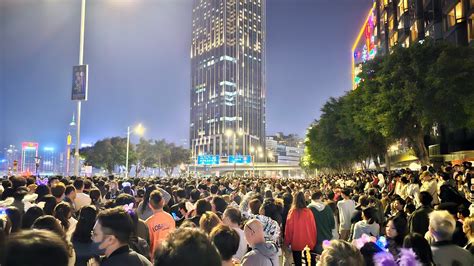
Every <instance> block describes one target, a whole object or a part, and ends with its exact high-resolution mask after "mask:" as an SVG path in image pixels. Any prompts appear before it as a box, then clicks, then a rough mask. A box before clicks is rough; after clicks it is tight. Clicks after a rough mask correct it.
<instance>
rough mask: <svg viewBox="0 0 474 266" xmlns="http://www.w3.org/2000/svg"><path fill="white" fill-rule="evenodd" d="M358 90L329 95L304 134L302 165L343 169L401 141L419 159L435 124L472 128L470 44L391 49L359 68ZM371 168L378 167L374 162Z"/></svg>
mask: <svg viewBox="0 0 474 266" xmlns="http://www.w3.org/2000/svg"><path fill="white" fill-rule="evenodd" d="M359 77H360V78H361V80H362V81H361V83H360V84H359V87H358V89H357V90H354V91H349V92H347V93H346V94H345V95H344V96H342V97H340V98H338V99H334V98H331V99H329V100H328V101H327V102H326V104H325V105H324V106H323V108H322V109H321V111H322V113H321V117H320V119H319V120H317V121H315V123H314V124H313V125H312V126H311V128H310V129H309V130H308V132H307V136H306V141H305V144H306V149H305V156H304V158H303V160H302V162H301V165H302V166H303V167H304V168H309V169H311V168H315V167H318V168H324V167H328V168H332V169H343V168H347V167H348V166H350V165H351V163H353V162H361V160H365V159H367V158H372V159H374V162H375V163H376V165H377V164H378V160H376V158H381V157H382V155H383V154H384V153H385V152H386V150H387V144H388V143H390V142H393V141H395V140H397V139H407V140H408V141H409V143H410V144H411V146H412V148H413V150H414V152H415V154H416V156H417V157H418V158H419V159H420V161H421V162H422V163H423V164H426V163H428V162H429V156H428V151H427V148H426V143H425V139H426V137H427V136H428V135H429V132H430V131H431V129H432V128H433V126H434V125H438V126H442V127H443V128H447V129H450V130H456V129H462V128H472V127H473V126H474V107H473V106H474V105H473V104H472V102H473V101H474V78H473V77H474V49H473V48H472V47H455V46H453V45H449V44H444V43H434V42H432V41H430V40H427V41H425V42H424V43H422V44H419V43H418V44H414V45H412V46H410V47H409V48H402V47H397V48H395V49H394V50H393V51H392V53H391V54H389V55H386V56H384V57H377V58H375V59H373V60H371V61H369V62H367V63H365V64H364V65H363V67H362V73H361V74H359ZM377 167H379V166H378V165H377Z"/></svg>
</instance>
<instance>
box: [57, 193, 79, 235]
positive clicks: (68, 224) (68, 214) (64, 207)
mask: <svg viewBox="0 0 474 266" xmlns="http://www.w3.org/2000/svg"><path fill="white" fill-rule="evenodd" d="M54 217H56V219H58V220H59V221H60V222H61V225H62V226H63V229H64V232H66V236H67V239H68V240H70V239H71V236H72V233H73V232H74V230H75V229H76V224H77V220H76V219H74V218H73V217H72V208H71V205H69V204H68V203H66V202H61V203H59V204H58V205H56V207H55V208H54Z"/></svg>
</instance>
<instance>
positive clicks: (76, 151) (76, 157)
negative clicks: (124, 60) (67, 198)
mask: <svg viewBox="0 0 474 266" xmlns="http://www.w3.org/2000/svg"><path fill="white" fill-rule="evenodd" d="M85 18H86V0H82V2H81V31H80V35H79V65H82V64H83V63H84V30H85ZM80 148H81V101H77V124H76V147H75V149H74V175H75V176H79V163H80V158H79V149H80Z"/></svg>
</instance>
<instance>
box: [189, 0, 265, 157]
mask: <svg viewBox="0 0 474 266" xmlns="http://www.w3.org/2000/svg"><path fill="white" fill-rule="evenodd" d="M265 2H266V0H222V1H215V0H195V1H194V6H193V31H192V45H191V55H190V57H191V108H190V132H189V133H190V138H189V146H190V148H191V151H192V156H193V157H194V158H196V156H197V155H199V154H211V155H223V156H226V155H232V154H241V155H248V154H250V152H251V150H252V149H254V148H255V147H259V148H260V147H261V148H263V149H265V91H266V81H265V39H266V38H265V35H266V32H265V6H266V3H265Z"/></svg>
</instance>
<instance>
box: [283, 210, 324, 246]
mask: <svg viewBox="0 0 474 266" xmlns="http://www.w3.org/2000/svg"><path fill="white" fill-rule="evenodd" d="M316 234H317V233H316V222H315V221H314V216H313V213H312V212H311V210H310V209H308V208H304V209H301V210H297V209H291V210H290V212H289V213H288V217H287V218H286V227H285V244H286V245H287V246H288V245H291V250H293V251H302V250H303V249H304V248H305V247H306V245H308V247H309V248H310V249H311V250H313V249H314V247H315V246H316V239H317V238H316V237H317V236H316Z"/></svg>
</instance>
